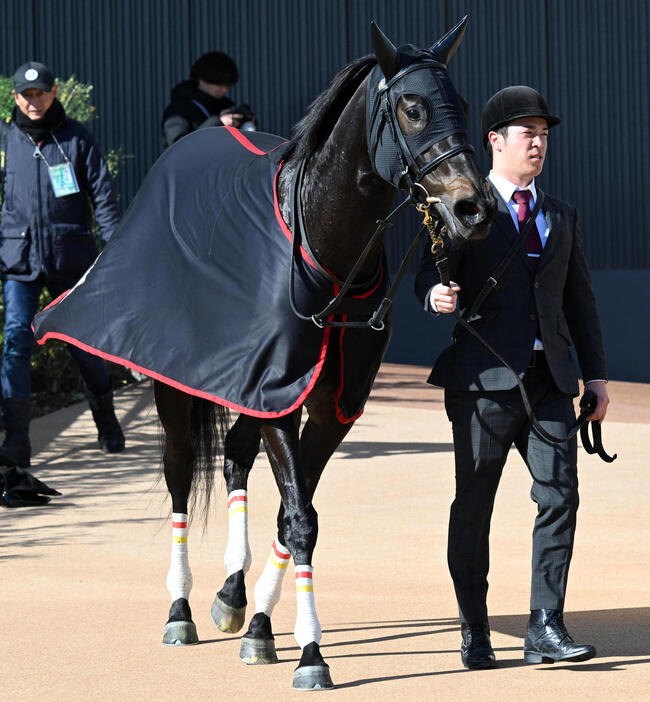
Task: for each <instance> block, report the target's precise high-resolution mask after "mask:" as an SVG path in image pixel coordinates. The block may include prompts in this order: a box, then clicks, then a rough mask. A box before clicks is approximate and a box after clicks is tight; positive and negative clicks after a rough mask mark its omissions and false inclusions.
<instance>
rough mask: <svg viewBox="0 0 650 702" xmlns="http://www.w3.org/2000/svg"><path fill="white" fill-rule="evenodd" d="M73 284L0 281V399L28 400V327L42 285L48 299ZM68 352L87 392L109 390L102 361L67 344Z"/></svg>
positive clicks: (30, 339)
mask: <svg viewBox="0 0 650 702" xmlns="http://www.w3.org/2000/svg"><path fill="white" fill-rule="evenodd" d="M75 283H76V280H70V281H56V282H51V281H45V282H44V281H41V280H35V281H27V282H25V281H19V280H3V281H2V292H3V297H4V306H5V327H4V333H5V343H4V349H3V354H2V370H1V373H0V381H1V385H2V396H3V397H4V398H28V397H29V393H30V388H31V383H30V371H31V365H30V358H31V355H32V350H33V348H34V344H35V340H34V334H33V332H32V326H31V325H32V319H33V318H34V315H35V314H36V312H37V309H38V300H39V297H40V295H41V291H42V289H43V286H44V285H45V286H46V287H47V289H48V291H49V292H50V294H51V295H52V297H53V298H56V297H58V296H59V295H61V294H62V293H64V292H65V291H66V290H69V289H70V288H71V287H72V286H73V285H74V284H75ZM68 350H69V352H70V355H71V356H72V357H73V358H74V360H75V361H76V363H77V365H78V366H79V371H80V372H81V376H82V378H83V379H84V382H85V383H86V386H87V387H88V389H89V390H90V392H92V393H94V394H95V395H102V394H104V393H105V392H107V391H108V390H109V389H110V387H111V381H110V376H109V375H108V371H107V369H106V364H105V363H104V361H103V360H102V359H101V358H99V357H98V356H93V355H92V354H89V353H86V352H85V351H82V350H81V349H79V348H77V347H76V346H72V345H70V344H68Z"/></svg>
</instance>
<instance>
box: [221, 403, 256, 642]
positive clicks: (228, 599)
mask: <svg viewBox="0 0 650 702" xmlns="http://www.w3.org/2000/svg"><path fill="white" fill-rule="evenodd" d="M259 446H260V429H259V421H258V420H256V419H252V418H251V417H248V416H246V415H244V414H241V415H239V417H238V419H237V421H236V422H235V423H234V424H233V426H232V427H231V429H230V431H229V432H228V434H227V435H226V441H225V446H224V456H225V461H224V468H223V474H224V478H225V480H226V488H227V490H228V544H227V546H226V552H225V554H224V567H225V569H226V581H225V582H224V584H223V587H222V588H221V590H220V591H219V592H218V593H217V594H216V595H215V598H214V602H213V603H212V609H211V611H210V614H211V615H212V620H213V621H214V623H215V624H216V625H217V627H218V628H219V629H220V630H221V631H225V632H230V633H235V632H237V631H239V630H240V629H241V628H242V626H243V624H244V619H245V616H246V604H247V602H246V586H245V583H244V577H245V575H246V573H247V572H248V569H249V568H250V565H251V550H250V546H249V545H248V493H247V484H248V474H249V473H250V470H251V468H252V467H253V461H254V460H255V457H256V456H257V453H258V451H259Z"/></svg>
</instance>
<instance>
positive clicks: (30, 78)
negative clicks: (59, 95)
mask: <svg viewBox="0 0 650 702" xmlns="http://www.w3.org/2000/svg"><path fill="white" fill-rule="evenodd" d="M53 85H54V75H53V74H52V71H50V69H49V68H48V67H47V66H45V65H44V64H42V63H38V62H37V61H28V62H27V63H24V64H23V65H22V66H21V67H20V68H18V69H17V70H16V72H15V73H14V90H15V91H16V92H17V93H22V92H23V91H24V90H29V89H30V88H35V89H36V90H44V91H45V92H46V93H49V92H50V90H52V86H53Z"/></svg>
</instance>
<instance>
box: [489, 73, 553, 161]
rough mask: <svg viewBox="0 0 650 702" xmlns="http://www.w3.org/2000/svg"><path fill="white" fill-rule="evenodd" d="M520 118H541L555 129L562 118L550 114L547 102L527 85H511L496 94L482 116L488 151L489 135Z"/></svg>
mask: <svg viewBox="0 0 650 702" xmlns="http://www.w3.org/2000/svg"><path fill="white" fill-rule="evenodd" d="M520 117H541V118H542V119H545V120H546V124H548V126H549V128H550V127H555V126H556V125H558V124H560V121H561V120H560V118H559V117H555V116H554V115H552V114H550V112H549V110H548V105H547V104H546V100H544V98H543V97H542V96H541V95H540V94H539V93H538V92H537V91H536V90H534V89H533V88H529V87H528V86H527V85H510V86H508V87H507V88H503V90H499V92H498V93H495V94H494V95H493V96H492V97H491V98H490V99H489V100H488V101H487V102H486V103H485V107H484V108H483V114H482V115H481V140H482V141H483V147H484V148H486V149H487V142H488V134H489V133H490V132H493V131H495V130H496V129H499V127H503V126H505V125H506V124H508V123H509V122H512V121H513V120H515V119H519V118H520Z"/></svg>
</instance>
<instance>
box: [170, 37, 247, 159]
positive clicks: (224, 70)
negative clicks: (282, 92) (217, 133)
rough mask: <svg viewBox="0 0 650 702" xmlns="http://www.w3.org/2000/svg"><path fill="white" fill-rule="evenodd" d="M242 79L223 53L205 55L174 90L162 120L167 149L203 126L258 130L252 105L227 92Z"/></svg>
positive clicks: (235, 65)
mask: <svg viewBox="0 0 650 702" xmlns="http://www.w3.org/2000/svg"><path fill="white" fill-rule="evenodd" d="M238 80H239V70H238V69H237V64H236V63H235V62H234V61H233V59H232V58H231V57H230V56H228V54H224V53H223V52H221V51H210V52H208V53H206V54H203V55H202V56H201V57H200V58H199V59H198V60H197V61H195V63H194V64H193V66H192V68H191V70H190V79H189V80H185V81H183V82H182V83H179V84H178V85H176V86H175V87H174V89H173V90H172V97H171V103H170V104H169V105H168V106H167V107H166V108H165V111H164V113H163V119H162V131H163V142H164V146H165V148H167V147H168V146H171V145H172V144H173V143H174V142H176V141H178V140H179V139H180V138H181V137H183V136H185V135H186V134H189V133H190V132H193V131H195V130H196V129H203V128H204V127H222V126H223V127H236V128H237V129H244V130H255V129H257V126H256V118H255V113H254V112H253V110H252V109H251V108H250V106H249V105H246V104H245V103H242V104H240V105H235V103H234V102H233V101H232V100H231V99H230V98H229V97H228V91H229V90H230V88H231V87H232V86H233V85H235V83H237V81H238Z"/></svg>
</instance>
